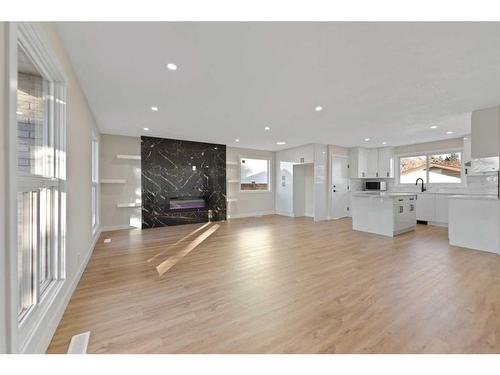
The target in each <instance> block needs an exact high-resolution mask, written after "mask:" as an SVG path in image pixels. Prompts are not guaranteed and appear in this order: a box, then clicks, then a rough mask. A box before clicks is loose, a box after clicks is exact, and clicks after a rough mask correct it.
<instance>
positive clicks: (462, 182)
mask: <svg viewBox="0 0 500 375" xmlns="http://www.w3.org/2000/svg"><path fill="white" fill-rule="evenodd" d="M449 153H460V161H461V163H460V182H456V183H454V182H429V156H432V155H439V154H449ZM463 155H464V149H463V148H447V149H438V150H430V151H421V152H410V153H403V154H398V155H395V162H396V163H397V164H398V167H397V168H394V172H395V173H394V179H395V185H396V186H399V187H406V186H411V185H413V183H401V180H400V178H401V175H400V173H401V158H408V157H415V156H425V157H426V165H427V168H426V173H427V182H425V186H438V187H463V186H465V185H466V182H465V178H466V175H465V168H464V163H463Z"/></svg>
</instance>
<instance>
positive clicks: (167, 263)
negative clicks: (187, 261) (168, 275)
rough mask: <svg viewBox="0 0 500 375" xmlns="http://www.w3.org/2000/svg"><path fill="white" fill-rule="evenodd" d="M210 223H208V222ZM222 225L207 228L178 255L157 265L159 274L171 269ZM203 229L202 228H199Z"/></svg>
mask: <svg viewBox="0 0 500 375" xmlns="http://www.w3.org/2000/svg"><path fill="white" fill-rule="evenodd" d="M207 224H208V223H207ZM219 227H220V225H219V224H215V225H214V226H212V227H211V228H209V229H207V230H206V231H205V232H203V233H202V234H200V235H199V236H198V237H196V238H195V239H194V240H193V241H191V243H189V245H187V246H186V247H185V248H184V249H182V250H181V251H179V252H178V253H177V254H176V255H173V256H171V257H170V258H168V259H167V260H165V261H163V262H162V263H161V264H160V265H158V266H157V267H156V270H157V271H158V275H159V276H160V277H161V276H163V275H164V274H165V272H167V271H168V270H169V269H171V268H172V267H173V266H175V264H176V263H177V262H178V261H180V260H181V259H182V258H184V257H185V256H186V255H188V254H189V253H190V252H191V251H193V250H194V249H195V248H196V247H197V246H198V245H199V244H201V243H202V242H203V241H205V240H206V239H207V238H208V237H210V236H211V235H212V234H213V233H214V232H215V231H216V230H217V229H219ZM199 229H201V228H199Z"/></svg>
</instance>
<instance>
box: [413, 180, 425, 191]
mask: <svg viewBox="0 0 500 375" xmlns="http://www.w3.org/2000/svg"><path fill="white" fill-rule="evenodd" d="M418 180H420V181H422V193H423V192H424V191H426V190H427V189H426V188H424V179H423V178H422V177H419V178H417V180H416V181H415V185H418Z"/></svg>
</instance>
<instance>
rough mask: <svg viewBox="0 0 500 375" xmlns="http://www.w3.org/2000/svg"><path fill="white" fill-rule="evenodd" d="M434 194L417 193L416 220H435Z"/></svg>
mask: <svg viewBox="0 0 500 375" xmlns="http://www.w3.org/2000/svg"><path fill="white" fill-rule="evenodd" d="M435 218H436V196H435V194H429V193H425V194H418V195H417V220H422V221H436V220H435Z"/></svg>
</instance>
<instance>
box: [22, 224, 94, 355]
mask: <svg viewBox="0 0 500 375" xmlns="http://www.w3.org/2000/svg"><path fill="white" fill-rule="evenodd" d="M100 234H101V230H100V229H99V230H97V232H96V235H95V236H94V238H93V239H92V243H91V245H90V248H89V250H88V251H87V256H86V257H85V259H84V260H83V262H82V263H81V264H80V266H79V268H78V271H77V272H76V274H75V276H74V277H73V279H72V280H70V281H69V282H68V280H65V281H66V283H67V287H66V292H65V293H64V295H61V294H60V293H57V297H58V303H57V304H56V305H53V304H52V303H50V304H48V307H47V309H46V310H49V308H52V307H53V311H51V313H50V314H46V316H47V319H46V320H45V321H44V322H43V323H44V324H43V326H40V324H41V320H39V321H38V322H37V325H36V326H35V328H34V329H33V330H32V331H31V334H30V336H29V337H28V340H26V341H25V344H24V345H23V347H22V348H21V350H20V352H21V353H45V352H46V351H47V348H48V347H49V345H50V342H51V341H52V337H53V336H54V333H55V331H56V329H57V326H58V325H59V322H60V321H61V319H62V317H63V315H64V311H65V310H66V307H67V306H68V303H69V300H70V299H71V296H72V295H73V293H74V292H75V289H76V287H77V286H78V283H79V281H80V279H81V277H82V275H83V272H84V271H85V268H87V264H88V262H89V260H90V258H91V257H92V254H93V253H94V249H95V245H96V243H97V240H98V239H99V236H100ZM54 299H55V298H53V299H52V301H51V302H53V300H54ZM39 331H40V332H39ZM35 337H36V340H34V338H35Z"/></svg>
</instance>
